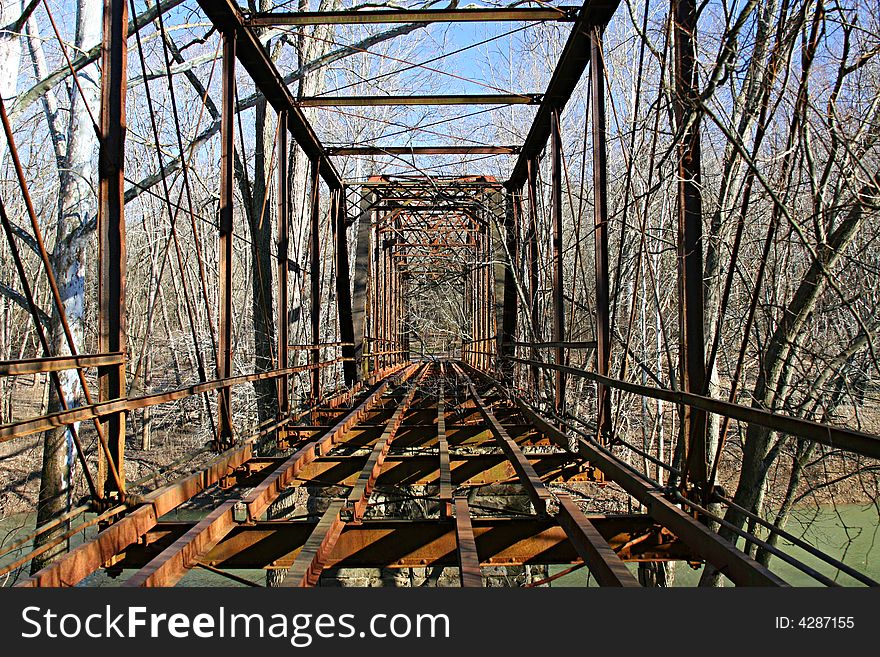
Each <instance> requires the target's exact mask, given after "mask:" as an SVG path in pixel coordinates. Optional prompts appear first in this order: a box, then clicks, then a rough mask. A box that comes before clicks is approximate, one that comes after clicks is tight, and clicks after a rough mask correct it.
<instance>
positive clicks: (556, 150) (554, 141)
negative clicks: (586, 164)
mask: <svg viewBox="0 0 880 657" xmlns="http://www.w3.org/2000/svg"><path fill="white" fill-rule="evenodd" d="M550 116H551V118H550V158H551V159H550V167H551V174H550V176H551V178H550V184H551V192H550V199H551V208H550V212H551V221H552V224H553V341H554V342H555V343H556V347H555V348H554V351H555V354H556V364H557V365H565V348H564V347H563V346H562V343H563V342H565V267H564V264H563V254H562V134H561V131H560V127H559V110H558V109H555V110H554V111H553V112H552V114H551V115H550ZM554 377H555V380H556V386H555V388H556V408H555V410H556V414H557V415H559V416H562V415H563V413H564V412H565V373H564V372H562V371H561V370H556V371H555V372H554Z"/></svg>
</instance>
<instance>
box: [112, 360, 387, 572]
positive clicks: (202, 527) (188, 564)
mask: <svg viewBox="0 0 880 657" xmlns="http://www.w3.org/2000/svg"><path fill="white" fill-rule="evenodd" d="M389 378H390V377H389ZM388 385H389V380H388V379H386V380H385V382H384V383H383V384H381V385H379V386H378V387H377V388H376V390H375V391H373V392H372V393H371V394H370V395H369V396H368V397H367V398H366V399H365V400H364V401H363V402H361V404H360V405H359V406H358V407H357V408H355V409H353V410H351V411H350V412H349V413H348V414H346V416H345V417H344V418H343V419H342V420H340V421H339V422H338V423H337V424H336V425H335V426H334V427H332V428H331V429H330V430H329V431H328V432H327V434H325V435H324V436H322V437H320V438H317V439H313V440H311V441H310V442H308V443H307V444H306V445H304V446H303V447H301V448H299V449H298V450H297V451H296V452H295V453H294V454H293V455H292V456H291V457H289V458H288V459H287V460H285V461H284V462H283V463H282V464H281V465H280V466H278V467H277V468H276V469H275V470H274V471H273V472H272V473H271V474H269V476H268V477H266V478H265V479H264V480H263V482H262V483H261V484H260V485H258V486H256V487H255V488H254V489H253V490H252V491H251V492H250V493H248V494H247V495H246V496H245V497H244V498H242V499H240V500H239V499H234V500H228V501H227V502H224V503H223V504H221V505H220V506H219V507H217V508H216V509H214V511H212V512H211V513H210V514H209V515H208V516H207V517H206V518H204V519H203V520H202V521H200V522H199V523H198V524H197V525H196V526H194V527H192V528H191V529H190V530H189V531H187V533H186V534H185V535H184V536H183V537H181V538H180V539H179V540H178V541H176V542H175V543H174V544H173V545H171V546H169V547H168V548H166V549H165V550H163V551H162V552H161V553H160V554H159V555H158V556H156V557H155V558H154V559H153V560H151V561H150V563H148V564H147V565H146V566H145V567H144V568H143V569H141V570H140V571H138V572H137V573H135V574H134V575H133V576H132V577H131V578H130V580H129V581H131V586H147V587H151V586H173V585H174V584H175V583H177V582H178V581H179V580H180V578H181V577H183V576H184V575H185V574H186V572H187V570H189V569H190V568H192V567H194V566H195V565H196V564H197V563H198V561H199V560H200V559H201V557H202V555H204V554H205V553H206V552H208V551H209V550H210V549H211V548H213V547H214V546H215V545H216V544H217V543H219V542H220V541H221V540H222V539H223V538H224V537H225V536H226V535H227V534H228V533H229V532H230V531H231V530H232V529H233V527H234V526H235V525H236V522H235V518H234V513H233V512H234V509H235V507H236V505H237V504H239V503H240V502H241V503H243V504H244V506H245V508H246V509H247V514H248V518H249V519H250V520H251V521H253V520H256V519H257V518H259V517H260V516H261V515H262V514H263V513H264V512H265V510H266V509H267V508H268V507H269V505H270V504H271V503H272V502H273V501H274V500H275V499H276V498H277V497H278V496H279V495H280V494H281V491H282V490H283V489H284V487H285V486H287V484H288V483H289V482H290V481H291V480H292V478H293V477H295V476H296V475H297V473H298V472H299V471H300V469H301V468H302V467H303V465H305V464H306V463H310V462H311V461H312V460H314V458H315V455H316V453H323V452H324V451H327V450H329V449H330V448H331V447H332V445H333V443H334V442H335V441H338V440H339V439H340V438H341V437H342V435H343V434H345V432H346V431H347V430H348V429H349V428H350V427H351V426H352V425H354V424H355V423H356V422H357V421H358V420H360V419H361V417H362V416H363V414H364V413H365V412H366V411H367V410H368V409H369V408H371V407H372V406H373V405H375V404H376V403H377V401H378V399H379V397H380V396H381V394H382V393H383V392H384V391H385V390H386V389H387V387H388Z"/></svg>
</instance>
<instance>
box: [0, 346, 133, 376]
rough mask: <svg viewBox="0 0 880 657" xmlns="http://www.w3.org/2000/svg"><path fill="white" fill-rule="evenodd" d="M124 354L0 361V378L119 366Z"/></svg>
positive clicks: (123, 360) (119, 352)
mask: <svg viewBox="0 0 880 657" xmlns="http://www.w3.org/2000/svg"><path fill="white" fill-rule="evenodd" d="M124 362H125V354H123V353H122V352H121V351H118V352H116V353H112V354H81V355H78V356H50V357H47V358H23V359H20V360H0V376H22V375H26V374H42V373H44V372H62V371H64V370H73V369H80V368H86V367H103V366H107V365H121V364H122V363H124Z"/></svg>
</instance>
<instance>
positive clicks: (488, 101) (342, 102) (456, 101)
mask: <svg viewBox="0 0 880 657" xmlns="http://www.w3.org/2000/svg"><path fill="white" fill-rule="evenodd" d="M540 102H541V94H467V95H465V94H461V95H436V96H315V97H310V98H300V99H298V100H297V101H296V103H297V105H299V106H300V107H385V106H388V105H393V106H397V105H538V104H539V103H540Z"/></svg>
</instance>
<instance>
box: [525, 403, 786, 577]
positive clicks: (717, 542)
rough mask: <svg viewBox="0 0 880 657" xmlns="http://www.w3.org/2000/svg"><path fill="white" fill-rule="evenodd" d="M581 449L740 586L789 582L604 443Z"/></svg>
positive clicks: (554, 433) (530, 412)
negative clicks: (687, 509)
mask: <svg viewBox="0 0 880 657" xmlns="http://www.w3.org/2000/svg"><path fill="white" fill-rule="evenodd" d="M514 401H515V402H516V404H517V406H518V407H519V409H520V410H521V411H522V412H523V413H524V414H525V415H526V417H528V418H529V419H530V420H531V421H532V422H533V423H534V424H535V426H536V427H537V428H538V429H539V430H540V431H542V432H543V433H544V434H546V435H548V436H551V437H552V438H553V440H554V442H557V443H558V444H567V443H568V440H569V438H568V436H567V435H566V434H565V433H563V432H562V431H560V430H559V429H557V428H556V427H555V426H553V424H552V423H551V422H550V421H549V420H547V419H546V418H543V417H542V416H541V415H539V414H538V413H537V412H536V411H535V410H534V409H533V408H531V407H530V406H529V405H528V404H525V403H524V402H522V401H521V400H519V399H515V400H514ZM577 450H578V452H579V453H580V454H581V455H582V456H583V457H584V458H586V459H588V460H589V461H590V462H591V463H593V464H595V465H596V467H598V468H599V469H600V470H601V471H602V473H603V474H604V475H605V477H606V478H607V479H610V480H611V481H614V482H616V483H617V484H618V485H620V487H621V488H623V489H624V490H625V491H626V492H627V493H629V494H630V495H632V496H633V497H634V498H635V499H636V500H638V502H639V503H640V504H643V505H644V506H645V508H647V510H648V513H649V514H650V515H651V517H653V518H654V519H655V520H656V521H657V522H659V523H661V524H662V525H664V526H666V527H668V528H669V529H670V530H671V531H672V532H674V533H675V535H676V536H678V537H679V538H680V539H681V540H682V541H684V542H685V543H687V544H688V545H689V546H690V548H691V549H692V550H693V551H694V552H695V553H696V554H699V555H701V556H702V557H703V558H705V559H706V560H707V561H709V562H710V563H712V565H714V566H715V567H716V568H718V570H720V571H721V572H722V573H723V574H724V575H726V576H727V577H728V578H729V579H731V580H732V581H733V582H734V583H735V584H737V585H741V586H786V583H785V582H784V581H783V580H782V579H781V578H779V577H778V576H777V575H775V574H773V573H771V572H770V570H768V569H767V568H766V567H765V566H762V565H761V564H759V563H758V562H757V561H755V560H754V559H752V558H751V557H749V556H748V555H747V554H745V553H743V552H740V551H739V550H738V549H737V548H736V546H734V545H733V544H732V543H730V542H728V541H726V540H725V539H723V538H722V537H721V536H719V535H718V534H717V533H715V532H713V531H712V530H710V529H709V528H708V527H706V526H705V525H703V524H702V523H700V522H698V521H697V520H696V519H694V518H693V517H691V516H689V515H688V514H686V513H685V512H684V511H682V510H681V509H680V508H678V507H677V506H676V505H675V504H673V503H672V502H670V501H669V500H667V499H666V498H665V497H664V496H663V494H662V493H661V492H659V491H658V490H657V488H656V486H655V485H654V484H652V483H651V482H650V481H648V480H647V479H645V478H644V477H643V476H642V475H641V474H639V473H638V472H637V471H635V470H633V469H632V468H631V467H630V466H628V465H626V464H625V463H623V462H621V461H620V460H619V459H618V458H617V457H615V456H614V455H613V454H612V453H611V452H609V451H608V450H606V449H605V448H603V447H599V446H597V445H593V444H591V443H588V442H586V441H585V440H579V441H578V443H577Z"/></svg>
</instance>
